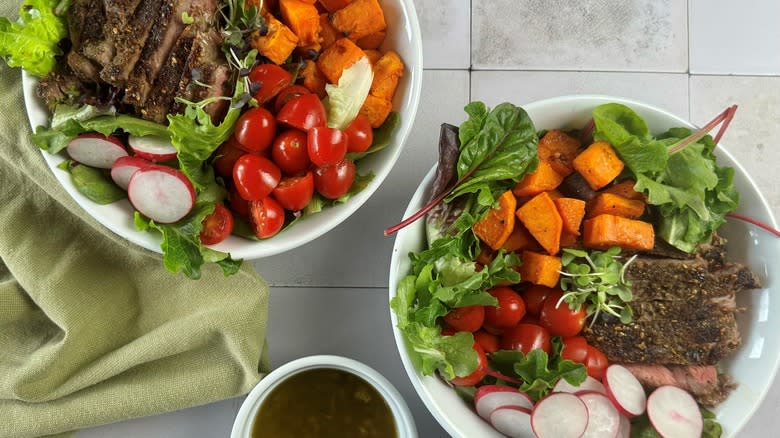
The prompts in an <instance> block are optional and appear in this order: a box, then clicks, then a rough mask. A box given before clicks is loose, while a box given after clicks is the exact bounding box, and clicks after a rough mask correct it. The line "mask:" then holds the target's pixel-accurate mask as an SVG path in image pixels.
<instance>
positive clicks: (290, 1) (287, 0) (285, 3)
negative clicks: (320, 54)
mask: <svg viewBox="0 0 780 438" xmlns="http://www.w3.org/2000/svg"><path fill="white" fill-rule="evenodd" d="M279 10H280V11H281V12H282V21H283V22H284V23H285V24H286V25H287V26H288V27H289V28H290V30H292V31H293V33H295V35H297V36H298V45H300V46H305V47H308V46H313V45H315V44H319V42H320V15H319V14H318V13H317V8H315V7H314V5H312V4H309V3H306V2H304V1H302V0H279Z"/></svg>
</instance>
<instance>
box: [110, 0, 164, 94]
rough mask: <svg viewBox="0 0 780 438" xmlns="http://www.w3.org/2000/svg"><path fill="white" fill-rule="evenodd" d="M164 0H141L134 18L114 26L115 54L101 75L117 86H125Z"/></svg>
mask: <svg viewBox="0 0 780 438" xmlns="http://www.w3.org/2000/svg"><path fill="white" fill-rule="evenodd" d="M162 6H163V0H141V3H140V4H139V5H138V8H137V9H136V10H135V13H134V14H133V15H132V18H131V19H130V20H129V21H128V22H127V23H126V24H125V25H124V26H121V27H115V28H112V29H111V30H112V32H113V33H114V49H115V54H114V57H113V58H112V60H111V62H110V63H109V64H107V65H105V64H104V65H105V68H104V69H103V71H102V72H101V73H100V77H101V78H102V79H103V80H104V81H106V82H108V83H109V84H112V85H114V86H117V87H123V86H124V85H125V82H126V81H127V77H128V76H129V75H130V72H132V71H133V67H135V64H136V62H138V58H140V56H141V52H142V51H143V49H144V45H145V44H146V39H147V37H148V36H149V32H150V31H151V30H152V25H154V23H155V21H156V18H157V17H159V16H160V14H161V12H162Z"/></svg>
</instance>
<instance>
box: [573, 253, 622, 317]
mask: <svg viewBox="0 0 780 438" xmlns="http://www.w3.org/2000/svg"><path fill="white" fill-rule="evenodd" d="M619 254H620V248H618V247H612V248H610V249H608V250H606V251H591V252H590V253H588V252H587V251H583V250H578V249H571V248H565V249H564V250H563V254H562V256H561V264H562V265H563V268H562V271H561V275H562V278H561V289H563V291H564V294H563V296H562V297H561V301H565V302H566V303H568V304H569V306H570V307H571V308H573V309H576V308H579V307H580V306H582V305H585V306H586V312H587V317H590V318H592V320H591V325H593V323H594V322H595V321H596V319H597V318H598V316H599V313H601V312H606V313H609V314H610V315H613V316H615V317H618V318H620V321H621V322H622V323H623V324H628V323H630V322H631V320H632V319H633V316H634V312H633V310H632V309H631V306H630V305H629V304H628V303H629V302H630V301H632V300H633V299H634V295H633V293H632V292H631V282H630V281H627V280H626V277H625V273H626V268H628V266H629V265H630V264H631V262H632V261H633V260H634V259H635V258H636V255H634V256H633V257H631V258H630V259H629V260H628V261H627V262H626V263H625V264H623V263H621V262H620V260H619V258H620V257H619ZM558 304H560V302H559V303H558Z"/></svg>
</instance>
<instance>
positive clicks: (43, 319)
mask: <svg viewBox="0 0 780 438" xmlns="http://www.w3.org/2000/svg"><path fill="white" fill-rule="evenodd" d="M3 3H4V4H3V5H2V6H0V16H12V15H15V9H16V8H17V7H18V5H17V4H16V2H15V1H9V2H3ZM29 136H30V128H29V125H28V122H27V118H26V113H25V109H24V103H23V98H22V92H21V74H20V72H19V71H18V70H11V69H9V68H7V67H6V66H5V65H2V66H1V67H0V437H14V438H21V437H32V436H40V435H46V434H55V433H62V432H67V431H72V430H75V429H79V428H84V427H89V426H93V425H98V424H105V423H110V422H115V421H118V420H122V419H127V418H132V417H139V416H146V415H152V414H159V413H162V412H166V411H171V410H176V409H182V408H186V407H190V406H195V405H199V404H204V403H208V402H213V401H216V400H220V399H225V398H229V397H232V396H237V395H239V394H242V393H245V392H247V391H248V390H250V389H251V388H252V387H253V386H254V385H255V384H256V383H257V381H258V380H259V379H260V378H261V377H262V376H263V375H264V372H266V371H267V370H268V369H269V364H268V361H267V357H268V355H267V354H266V346H265V329H266V322H267V312H268V307H267V306H268V287H267V285H266V283H265V282H264V281H263V280H262V279H261V278H260V277H259V276H258V275H257V273H256V272H255V271H254V270H252V268H251V265H250V264H247V263H245V264H244V267H243V268H242V269H241V271H240V272H239V273H238V274H236V275H234V276H232V277H228V278H225V277H224V276H223V274H222V272H221V270H220V269H219V268H217V267H216V266H215V265H213V264H211V265H210V266H204V269H203V276H202V278H201V279H200V280H197V281H193V280H189V279H187V278H185V277H184V276H183V275H174V274H171V273H169V272H167V271H166V270H165V269H164V268H163V265H162V260H161V257H160V256H159V255H157V254H155V253H152V252H151V251H147V250H144V249H142V248H140V247H137V246H134V245H132V244H130V243H129V242H127V241H125V240H123V239H122V238H121V237H119V236H117V235H115V234H113V233H112V232H111V231H109V230H108V229H106V228H104V227H103V226H101V225H100V224H99V223H97V222H96V221H95V220H93V219H92V218H91V217H89V216H88V215H87V213H86V212H85V211H84V210H83V209H81V207H79V206H78V205H77V204H76V203H75V202H74V201H73V200H72V199H71V198H70V197H69V195H68V194H67V193H66V192H65V190H64V189H63V188H62V187H61V186H60V185H59V183H58V182H57V181H56V179H55V178H54V176H53V174H52V172H51V170H49V168H48V167H47V166H46V165H45V163H44V161H43V157H42V156H41V152H40V151H39V150H38V149H36V148H35V146H33V145H32V144H31V143H30V141H29Z"/></svg>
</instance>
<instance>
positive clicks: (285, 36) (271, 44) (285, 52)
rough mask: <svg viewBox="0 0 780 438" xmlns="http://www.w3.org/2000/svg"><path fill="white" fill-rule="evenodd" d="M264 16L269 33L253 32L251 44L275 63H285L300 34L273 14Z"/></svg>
mask: <svg viewBox="0 0 780 438" xmlns="http://www.w3.org/2000/svg"><path fill="white" fill-rule="evenodd" d="M264 17H265V23H266V26H268V33H267V34H265V36H260V33H259V32H257V31H255V32H253V33H252V35H251V37H250V42H249V44H250V45H251V46H252V47H254V48H255V49H257V51H258V52H259V53H260V54H261V55H263V56H265V57H266V58H268V59H269V60H270V61H271V62H273V63H274V64H277V65H279V64H283V63H284V62H285V61H286V60H287V58H289V57H290V54H291V53H292V52H293V50H294V49H295V46H297V45H298V36H297V35H295V33H293V31H292V30H290V28H289V27H287V26H285V25H284V23H282V22H281V21H279V20H277V19H276V18H274V16H273V15H271V14H265V15H264Z"/></svg>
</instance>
